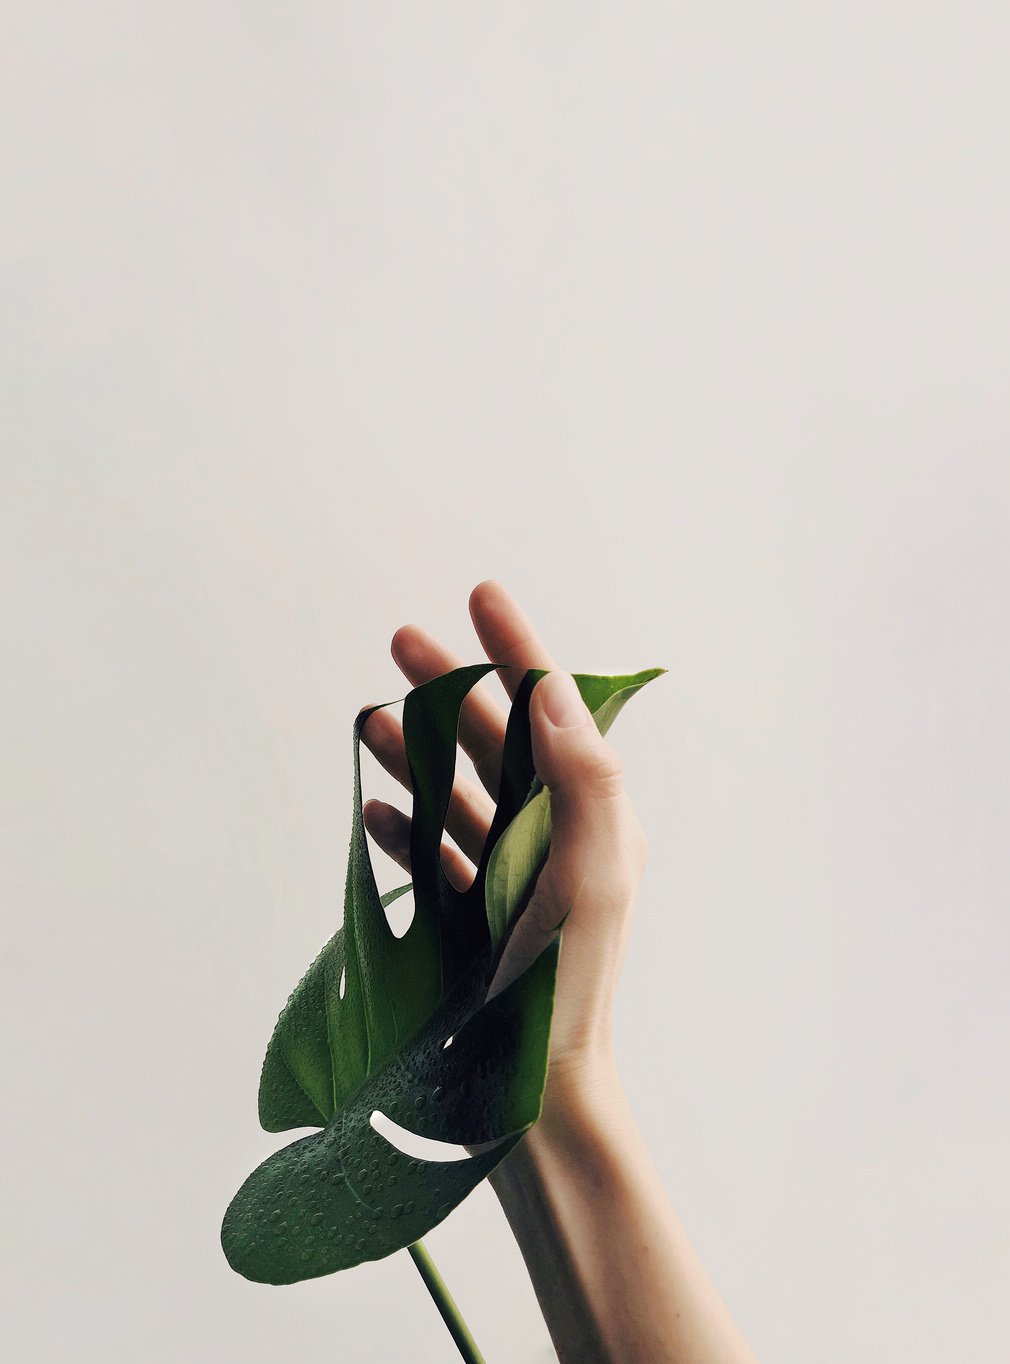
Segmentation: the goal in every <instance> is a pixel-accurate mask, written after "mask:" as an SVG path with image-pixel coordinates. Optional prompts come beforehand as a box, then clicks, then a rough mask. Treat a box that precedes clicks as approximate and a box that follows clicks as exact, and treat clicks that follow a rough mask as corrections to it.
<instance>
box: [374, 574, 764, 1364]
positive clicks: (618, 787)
mask: <svg viewBox="0 0 1010 1364" xmlns="http://www.w3.org/2000/svg"><path fill="white" fill-rule="evenodd" d="M470 612H471V616H472V619H473V623H474V626H475V628H476V630H477V634H478V636H479V638H480V641H481V643H482V645H483V646H484V649H485V652H486V653H487V656H488V658H489V659H490V660H492V661H494V662H498V663H501V664H503V665H505V666H503V667H501V668H499V676H500V677H501V680H502V683H503V685H504V686H505V689H506V691H507V692H508V693H509V695H510V696H514V694H515V690H516V688H517V687H518V685H519V682H520V681H521V679H522V677H523V674H524V673H525V671H526V670H527V669H528V668H547V669H550V670H551V674H550V675H549V676H548V677H545V678H544V679H543V680H542V681H541V682H540V683H539V684H538V685H537V687H536V688H535V689H534V691H533V695H532V697H531V700H530V732H531V737H532V742H533V758H534V762H535V764H536V770H537V773H538V775H539V776H540V778H541V779H542V781H543V782H544V784H545V785H546V786H547V787H548V789H549V791H550V799H551V849H550V853H549V856H548V859H547V862H546V864H545V866H544V868H543V870H542V871H541V873H540V875H539V877H538V879H537V883H536V887H535V890H534V893H533V895H532V897H531V899H530V903H529V904H528V906H527V907H526V909H525V910H524V911H523V914H522V916H521V918H520V920H519V922H518V924H517V927H516V930H515V932H514V934H513V936H512V939H511V941H510V943H509V948H508V950H507V952H506V953H505V956H504V958H503V961H502V963H501V966H500V969H499V972H498V975H497V976H496V978H495V981H494V984H493V985H492V993H495V992H496V991H497V990H499V989H502V988H504V986H505V985H506V984H508V982H509V981H510V980H512V979H514V978H515V976H516V975H518V974H519V973H520V972H521V971H522V970H524V969H525V967H526V966H527V965H529V963H530V962H531V961H532V960H533V959H534V958H535V957H536V956H537V954H538V953H539V952H540V951H541V950H542V948H543V947H544V945H545V944H546V942H547V941H548V940H549V939H550V938H551V937H552V936H553V935H554V933H555V932H556V931H557V927H558V924H559V922H560V920H561V919H562V917H564V914H565V912H566V911H569V910H570V913H569V914H568V918H567V919H566V920H565V927H564V934H563V940H562V948H561V956H560V962H559V967H558V981H557V989H556V992H555V1005H554V1017H553V1020H552V1024H551V1046H550V1063H549V1069H548V1080H547V1088H546V1091H545V1094H544V1104H543V1110H542V1113H541V1117H540V1120H539V1121H538V1122H537V1123H536V1125H535V1126H534V1127H533V1128H532V1129H531V1130H530V1132H528V1133H527V1135H526V1136H525V1137H524V1138H523V1140H522V1141H521V1142H520V1144H519V1145H518V1146H517V1147H516V1148H515V1150H514V1151H512V1152H511V1153H510V1154H509V1155H508V1156H507V1157H506V1158H505V1159H504V1160H503V1161H502V1163H501V1164H500V1165H499V1166H498V1168H497V1169H496V1170H495V1171H494V1172H493V1173H492V1175H491V1177H490V1182H491V1184H492V1187H493V1188H494V1190H495V1193H496V1194H497V1196H498V1199H499V1201H500V1203H501V1205H502V1208H503V1209H504V1211H505V1215H506V1217H507V1218H508V1221H509V1224H510V1226H511V1227H512V1230H513V1232H514V1234H515V1236H516V1240H517V1241H518V1243H519V1247H520V1250H521V1251H522V1254H523V1257H524V1259H525V1261H526V1265H527V1267H528V1269H529V1272H530V1277H531V1279H532V1282H533V1286H534V1289H535V1291H536V1294H537V1298H538V1301H539V1303H540V1307H541V1310H542V1311H543V1314H544V1319H545V1321H546V1322H547V1327H548V1329H549V1331H550V1333H551V1337H552V1339H553V1341H554V1344H555V1347H556V1349H557V1351H558V1355H559V1358H560V1359H561V1361H562V1364H576V1362H577V1364H755V1360H754V1355H753V1354H752V1352H751V1350H750V1348H749V1347H748V1345H747V1343H746V1342H745V1341H744V1339H743V1337H742V1336H741V1334H740V1332H739V1330H738V1329H737V1327H736V1325H735V1324H734V1322H733V1320H732V1317H731V1316H730V1314H729V1311H728V1309H727V1308H726V1306H725V1304H724V1303H723V1302H722V1300H721V1299H720V1297H719V1295H718V1293H717V1292H716V1290H715V1288H714V1286H713V1284H712V1282H711V1280H710V1279H709V1277H708V1275H707V1274H706V1272H705V1270H704V1268H703V1266H702V1264H701V1262H700V1260H699V1259H698V1257H697V1255H696V1253H695V1252H694V1250H693V1248H692V1246H691V1244H690V1242H689V1241H688V1239H687V1236H686V1235H685V1233H684V1230H683V1228H682V1227H681V1225H680V1222H679V1221H678V1219H677V1216H676V1214H675V1212H674V1210H673V1208H672V1206H671V1204H670V1201H669V1198H668V1196H667V1194H666V1191H665V1189H664V1188H663V1185H662V1181H661V1180H660V1178H659V1175H658V1172H657V1170H656V1167H655V1165H654V1164H653V1162H652V1159H651V1157H650V1155H649V1152H648V1150H647V1148H646V1146H645V1143H644V1141H643V1140H642V1136H641V1134H640V1132H639V1130H638V1127H637V1125H636V1123H635V1120H634V1117H633V1115H632V1112H631V1109H630V1108H629V1106H628V1102H627V1099H626V1097H625V1095H624V1091H623V1088H622V1086H621V1083H620V1079H619V1077H618V1073H617V1068H616V1064H615V1061H614V1056H613V1048H612V1041H611V1037H612V1034H611V1015H612V1006H613V999H614V993H615V990H616V986H617V980H618V976H619V973H620V968H621V964H622V962H623V959H624V955H625V951H626V949H627V941H628V935H629V933H630V928H631V921H632V917H633V913H634V906H635V900H636V897H637V892H638V884H639V880H640V878H641V874H642V871H643V869H644V866H645V860H646V856H647V847H646V840H645V835H644V833H643V831H642V827H641V824H640V823H639V821H638V817H637V815H636V814H635V811H634V808H633V806H632V804H631V801H630V799H629V798H628V795H627V793H626V791H625V790H624V784H623V779H622V771H621V763H620V758H619V756H618V754H617V753H616V751H615V750H614V749H613V748H612V747H611V745H610V744H609V743H607V742H606V740H605V739H604V738H603V737H602V736H601V735H600V733H599V731H598V730H597V728H596V725H595V723H594V721H593V719H592V716H591V715H590V714H589V711H588V710H587V709H586V707H585V705H584V704H583V702H582V700H581V697H580V696H579V693H578V689H577V687H576V686H575V684H574V682H572V680H571V678H570V677H569V676H567V675H566V674H563V673H560V672H557V671H556V665H555V663H554V662H553V660H552V659H551V657H550V655H549V654H548V653H547V651H546V649H545V648H544V646H543V644H542V643H541V642H540V640H539V639H538V638H537V636H536V634H535V632H534V630H533V628H532V626H531V625H530V622H529V621H528V619H527V618H526V617H525V615H524V614H523V613H522V611H521V610H520V609H519V607H518V605H517V603H516V602H515V601H514V600H513V598H512V597H511V596H510V595H509V594H508V593H507V592H506V591H505V590H504V588H502V587H500V586H499V585H498V584H497V583H495V582H487V583H482V584H480V586H478V587H477V588H475V589H474V592H473V593H472V594H471V598H470ZM393 657H394V658H395V660H396V662H397V663H398V665H399V667H400V668H401V670H402V671H403V672H404V674H405V675H406V676H407V677H408V679H409V680H410V681H411V683H413V684H415V685H417V684H420V683H422V682H425V681H427V680H428V679H429V678H431V677H435V676H438V675H439V674H441V673H443V672H446V671H448V670H449V669H451V668H454V667H457V666H459V660H458V659H457V658H456V657H455V656H454V655H453V654H451V653H450V652H449V651H448V650H446V649H445V648H444V647H443V646H442V645H440V644H439V643H438V642H437V641H435V640H434V639H432V638H431V637H430V636H429V635H427V634H425V632H423V631H421V630H419V629H418V628H417V627H415V626H404V627H402V628H401V629H400V630H398V631H397V633H396V635H395V636H394V638H393ZM504 732H505V717H504V715H502V714H501V712H500V711H498V710H497V708H495V707H493V706H491V705H490V703H489V702H488V701H487V699H486V698H484V697H482V696H480V695H479V694H473V695H471V697H470V698H468V700H467V702H466V704H465V705H464V708H463V711H462V713H461V716H460V744H461V746H462V747H463V748H464V750H465V751H466V752H467V753H469V754H470V756H471V757H472V759H473V761H474V766H475V768H476V770H477V773H478V775H479V777H480V779H481V782H482V785H483V786H484V788H486V790H485V791H481V790H480V789H479V788H477V787H475V786H474V785H473V784H472V783H466V782H463V781H461V780H459V781H457V783H456V786H455V787H454V791H453V798H452V801H451V802H450V806H449V813H448V816H447V820H446V828H447V830H448V832H449V833H450V834H451V835H452V837H453V838H454V839H455V840H456V842H457V843H458V844H459V847H460V848H461V849H462V852H463V855H462V856H461V855H460V854H459V853H458V852H456V850H455V849H453V848H451V847H450V846H449V845H448V844H446V845H443V864H444V866H445V870H446V875H447V876H448V877H449V879H450V880H452V881H453V882H454V883H455V884H456V885H458V886H460V887H464V886H466V885H468V884H469V882H470V881H471V880H472V878H473V875H474V866H475V864H476V862H477V861H478V860H479V858H480V854H481V850H482V848H483V845H484V840H485V838H486V836H487V831H488V827H489V825H490V822H491V815H492V814H493V810H494V806H493V802H492V800H491V797H490V794H488V793H492V792H497V788H498V777H499V773H500V764H501V745H502V741H503V739H504ZM362 738H363V740H364V742H365V743H366V745H367V746H368V747H369V748H370V749H371V750H372V752H373V753H374V754H375V755H376V757H378V759H379V761H380V762H381V763H382V764H383V765H384V766H385V767H386V768H387V769H388V770H389V771H390V772H392V773H393V774H394V775H395V776H397V777H399V778H400V780H401V781H403V782H404V784H405V785H409V781H410V778H409V771H408V770H407V767H406V759H405V755H404V751H403V735H402V731H401V730H400V729H399V724H398V722H397V721H396V719H395V717H393V716H391V715H389V713H388V712H386V711H377V712H375V714H374V715H373V716H371V717H370V718H369V720H368V723H367V724H366V726H365V728H364V730H363V732H362ZM364 814H365V822H366V825H367V827H368V830H369V832H370V833H371V834H372V836H373V837H374V838H375V839H376V841H377V842H378V843H379V844H380V846H381V847H383V848H384V849H385V851H387V852H388V853H389V854H390V855H391V856H392V857H394V858H395V859H396V860H397V861H398V862H399V863H400V864H401V865H403V866H404V867H406V868H408V869H409V844H410V821H409V820H408V819H407V817H406V816H405V815H404V814H402V812H400V811H398V810H396V809H395V808H394V807H392V806H389V805H385V804H383V803H382V802H380V801H370V802H369V803H368V805H366V807H365V811H364Z"/></svg>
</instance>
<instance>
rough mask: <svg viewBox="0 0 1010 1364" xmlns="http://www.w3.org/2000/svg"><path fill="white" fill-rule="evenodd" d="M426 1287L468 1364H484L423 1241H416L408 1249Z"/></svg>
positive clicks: (475, 1343)
mask: <svg viewBox="0 0 1010 1364" xmlns="http://www.w3.org/2000/svg"><path fill="white" fill-rule="evenodd" d="M407 1249H408V1250H409V1251H410V1254H411V1257H412V1259H413V1261H414V1263H415V1264H416V1265H417V1269H418V1273H419V1274H420V1275H421V1278H422V1279H423V1280H424V1284H425V1287H426V1288H427V1290H428V1292H429V1293H430V1294H431V1296H432V1299H433V1301H434V1303H435V1306H436V1307H437V1308H438V1310H439V1312H440V1313H441V1314H442V1320H443V1321H444V1322H445V1324H446V1326H448V1328H449V1334H450V1335H451V1336H452V1338H453V1340H454V1341H455V1342H456V1348H457V1349H458V1350H459V1352H460V1354H461V1355H462V1356H463V1358H464V1359H465V1360H466V1364H484V1356H483V1355H482V1354H481V1352H480V1350H478V1349H477V1342H476V1341H475V1340H474V1338H473V1336H472V1335H471V1334H470V1331H469V1328H468V1327H467V1324H466V1322H465V1321H464V1320H463V1318H462V1317H461V1316H460V1311H459V1308H458V1307H457V1306H456V1304H455V1302H454V1301H453V1296H452V1294H451V1293H450V1292H449V1290H448V1288H447V1287H446V1286H445V1280H444V1279H443V1278H442V1276H441V1274H439V1272H438V1270H437V1269H436V1268H435V1261H434V1260H433V1259H432V1258H431V1256H430V1255H429V1254H428V1251H427V1249H426V1247H425V1244H424V1242H423V1241H415V1242H414V1243H413V1245H410V1246H408V1247H407Z"/></svg>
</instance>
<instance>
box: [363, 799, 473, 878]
mask: <svg viewBox="0 0 1010 1364" xmlns="http://www.w3.org/2000/svg"><path fill="white" fill-rule="evenodd" d="M361 813H362V816H363V818H364V821H365V828H366V829H367V830H368V832H369V833H370V834H371V836H372V837H373V838H374V839H375V841H376V843H377V844H378V845H379V847H380V848H381V849H382V851H383V852H384V853H388V855H389V856H390V857H391V858H392V859H393V861H394V862H396V863H397V865H398V866H401V867H402V868H403V870H404V871H405V872H407V873H409V872H410V820H409V819H408V818H407V816H406V815H405V814H404V813H403V811H402V810H398V809H397V808H396V806H395V805H387V804H386V802H385V801H382V800H370V801H367V802H366V803H365V805H364V807H363V809H362V812H361ZM442 870H443V871H444V872H445V875H446V879H447V880H448V881H449V884H450V885H451V886H452V887H453V888H454V889H455V890H460V891H462V890H466V889H467V887H468V886H470V885H471V884H472V883H473V878H474V868H473V867H472V866H471V864H470V863H469V862H468V861H467V859H466V858H465V857H464V856H463V854H462V853H461V852H459V851H458V850H457V849H456V848H454V847H453V846H452V845H451V844H450V843H443V844H442Z"/></svg>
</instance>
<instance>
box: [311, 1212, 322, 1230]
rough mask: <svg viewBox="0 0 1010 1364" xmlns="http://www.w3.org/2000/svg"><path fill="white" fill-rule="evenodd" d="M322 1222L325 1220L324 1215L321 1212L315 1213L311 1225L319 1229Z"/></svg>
mask: <svg viewBox="0 0 1010 1364" xmlns="http://www.w3.org/2000/svg"><path fill="white" fill-rule="evenodd" d="M322 1220H323V1214H322V1213H321V1212H314V1213H313V1214H312V1216H311V1217H310V1218H309V1221H310V1223H311V1224H312V1226H314V1227H318V1226H319V1223H320V1222H321V1221H322Z"/></svg>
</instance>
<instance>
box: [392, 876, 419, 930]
mask: <svg viewBox="0 0 1010 1364" xmlns="http://www.w3.org/2000/svg"><path fill="white" fill-rule="evenodd" d="M400 879H401V881H402V880H404V879H405V878H404V874H403V872H401V873H400ZM385 914H386V922H387V923H388V924H389V931H390V932H391V933H392V935H393V937H394V938H402V937H403V935H404V933H406V931H407V929H408V928H409V927H410V925H411V924H412V923H413V922H414V892H413V889H411V890H406V891H404V893H403V894H402V895H398V896H397V897H396V899H395V900H393V901H392V902H391V903H390V904H388V905H387V906H386V909H385Z"/></svg>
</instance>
